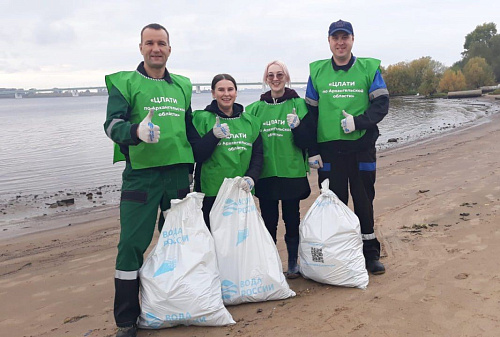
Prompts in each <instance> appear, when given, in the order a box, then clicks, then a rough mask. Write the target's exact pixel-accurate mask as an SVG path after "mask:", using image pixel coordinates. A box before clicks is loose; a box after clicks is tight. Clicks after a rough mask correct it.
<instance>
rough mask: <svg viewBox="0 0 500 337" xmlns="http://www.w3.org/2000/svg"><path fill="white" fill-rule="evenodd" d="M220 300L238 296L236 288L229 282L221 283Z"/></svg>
mask: <svg viewBox="0 0 500 337" xmlns="http://www.w3.org/2000/svg"><path fill="white" fill-rule="evenodd" d="M221 288H222V299H225V300H228V299H230V298H231V297H232V296H234V295H236V294H238V286H237V285H236V284H234V283H233V282H231V281H229V280H224V281H222V282H221Z"/></svg>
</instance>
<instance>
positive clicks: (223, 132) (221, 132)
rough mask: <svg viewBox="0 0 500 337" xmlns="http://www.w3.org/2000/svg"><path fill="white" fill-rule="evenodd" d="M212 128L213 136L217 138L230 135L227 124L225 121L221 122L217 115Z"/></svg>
mask: <svg viewBox="0 0 500 337" xmlns="http://www.w3.org/2000/svg"><path fill="white" fill-rule="evenodd" d="M212 130H213V131H214V136H215V137H217V138H219V139H220V138H229V136H230V135H231V131H229V126H228V125H227V124H226V123H224V124H221V123H220V117H219V116H216V117H215V125H214V128H213V129H212Z"/></svg>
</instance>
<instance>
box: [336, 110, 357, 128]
mask: <svg viewBox="0 0 500 337" xmlns="http://www.w3.org/2000/svg"><path fill="white" fill-rule="evenodd" d="M342 114H343V115H344V117H345V118H344V119H343V120H341V121H340V125H341V126H342V129H344V132H345V133H351V132H353V131H354V130H356V126H355V125H354V117H352V115H349V114H348V113H347V112H345V110H342Z"/></svg>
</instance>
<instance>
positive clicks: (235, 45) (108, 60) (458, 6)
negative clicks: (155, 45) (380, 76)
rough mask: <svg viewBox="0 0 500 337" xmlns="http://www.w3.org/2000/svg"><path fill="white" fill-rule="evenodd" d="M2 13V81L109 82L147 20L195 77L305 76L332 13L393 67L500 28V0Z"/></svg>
mask: <svg viewBox="0 0 500 337" xmlns="http://www.w3.org/2000/svg"><path fill="white" fill-rule="evenodd" d="M0 17H1V22H2V29H1V30H0V88H2V87H3V88H13V87H14V88H25V89H27V88H38V89H44V88H53V87H60V88H61V87H77V86H104V75H106V74H109V73H113V72H116V71H120V70H133V69H135V68H136V66H137V64H138V63H139V62H140V61H141V60H142V56H141V54H140V53H139V47H138V45H139V42H140V30H141V29H142V27H143V26H145V25H146V24H149V23H152V22H156V23H160V24H162V25H164V26H165V27H166V28H167V29H168V31H169V33H170V42H171V45H172V54H171V55H170V58H169V60H168V63H167V67H168V69H169V71H171V72H173V73H178V74H181V75H185V76H188V77H190V78H191V81H192V82H193V83H199V82H210V81H211V79H212V77H213V76H214V75H215V74H217V73H222V72H224V73H229V74H231V75H233V76H234V77H235V78H236V81H237V82H258V81H260V80H261V77H262V73H263V70H264V69H263V68H264V66H265V65H266V64H267V62H269V61H272V60H274V59H280V60H282V61H284V62H285V63H286V64H287V65H288V67H289V70H290V73H291V77H292V81H295V82H305V81H306V80H307V76H308V64H309V63H310V62H311V61H314V60H317V59H324V58H329V57H330V56H331V53H330V50H329V47H328V41H327V35H328V26H329V25H330V23H331V22H333V21H336V20H338V19H343V20H346V21H350V22H351V23H352V25H353V27H354V35H355V41H354V47H353V53H354V55H357V56H370V57H375V58H379V59H381V60H382V65H383V66H385V67H387V66H388V65H391V64H395V63H398V62H401V61H412V60H414V59H417V58H420V57H422V56H431V57H432V58H433V59H434V60H436V61H439V62H442V63H444V64H445V65H446V66H451V65H452V64H453V63H454V62H456V61H458V60H460V57H461V56H460V53H461V52H462V51H463V44H464V40H465V35H467V34H468V33H470V32H471V31H473V30H474V29H475V27H476V26H477V25H480V24H483V23H485V22H495V23H496V24H497V29H498V30H499V31H500V1H495V0H488V1H483V0H476V1H470V0H467V1H461V0H460V1H451V0H450V1H439V0H432V1H430V0H420V1H391V0H387V1H384V0H379V1H373V0H372V1H355V0H346V1H343V0H342V1H336V0H301V1H296V0H289V1H272V0H247V1H237V0H233V1H223V0H222V1H189V0H184V1H166V0H164V1H157V0H150V1H132V0H99V1H96V0H87V1H77V0H26V1H24V0H13V1H10V0H2V1H1V4H0Z"/></svg>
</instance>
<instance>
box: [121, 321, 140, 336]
mask: <svg viewBox="0 0 500 337" xmlns="http://www.w3.org/2000/svg"><path fill="white" fill-rule="evenodd" d="M116 337H137V325H135V324H134V325H131V326H125V327H122V328H120V327H119V328H118V331H117V332H116Z"/></svg>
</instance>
